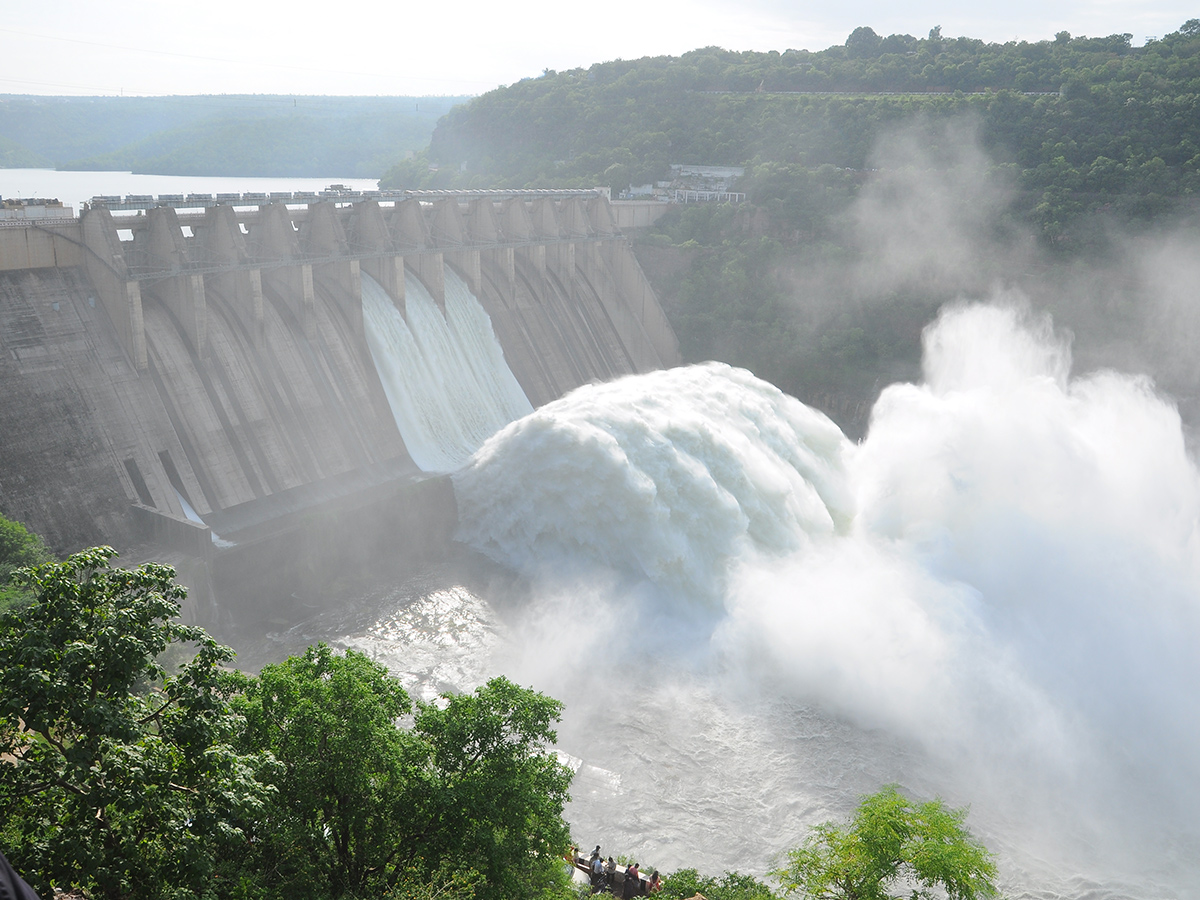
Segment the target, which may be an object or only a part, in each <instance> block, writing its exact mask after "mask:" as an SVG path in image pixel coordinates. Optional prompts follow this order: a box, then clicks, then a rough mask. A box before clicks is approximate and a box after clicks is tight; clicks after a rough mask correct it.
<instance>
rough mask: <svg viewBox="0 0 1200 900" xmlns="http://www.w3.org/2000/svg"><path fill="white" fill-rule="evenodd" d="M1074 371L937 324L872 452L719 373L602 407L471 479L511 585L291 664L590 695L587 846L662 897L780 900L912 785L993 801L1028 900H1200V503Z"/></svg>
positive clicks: (1154, 410) (569, 755) (473, 511)
mask: <svg viewBox="0 0 1200 900" xmlns="http://www.w3.org/2000/svg"><path fill="white" fill-rule="evenodd" d="M1070 367H1071V360H1070V353H1069V349H1068V348H1067V346H1066V345H1065V344H1064V343H1063V342H1061V341H1059V340H1058V339H1057V338H1056V337H1055V335H1054V334H1053V332H1052V329H1051V326H1050V323H1049V322H1048V321H1046V320H1042V319H1031V318H1029V317H1028V316H1026V315H1024V314H1022V313H1021V312H1019V311H1017V310H1014V309H1011V308H996V307H990V306H972V307H962V308H958V309H952V310H948V311H945V312H944V313H943V314H942V316H941V317H940V319H939V320H938V322H937V323H936V324H935V326H933V327H931V329H930V330H928V331H927V333H926V337H925V361H924V372H925V375H924V380H923V383H921V384H907V385H894V386H892V387H890V388H888V389H886V390H885V391H884V392H883V394H882V396H881V397H880V399H879V401H878V403H877V405H876V407H875V410H874V414H873V417H872V421H871V427H870V431H869V433H868V435H867V437H866V438H865V439H864V440H863V441H862V442H861V443H859V444H854V443H851V442H850V441H848V440H847V439H846V438H844V437H843V436H842V435H841V433H840V432H839V431H838V430H837V428H836V427H835V426H834V425H833V424H832V423H831V422H829V421H828V420H827V419H826V418H825V417H824V416H823V415H821V414H820V413H817V412H815V411H814V410H812V409H809V408H808V407H806V406H804V405H803V404H802V403H800V402H799V401H797V400H795V399H793V398H790V397H787V396H785V395H783V394H782V393H780V392H779V391H778V390H776V389H775V388H774V387H772V386H771V385H769V384H766V383H765V382H762V381H760V380H758V379H756V378H754V377H753V376H751V375H750V374H749V373H746V372H744V371H740V370H736V369H730V368H729V367H727V366H723V365H717V364H708V365H703V366H693V367H686V368H680V369H675V370H670V371H665V372H654V373H650V374H647V375H641V376H634V377H630V378H626V379H622V380H620V381H617V382H613V383H610V384H600V385H589V386H585V387H583V388H580V389H579V390H577V391H575V392H573V393H572V394H570V395H568V396H566V397H564V398H562V399H560V400H558V401H556V402H554V403H551V404H549V405H547V406H545V407H542V408H540V409H538V410H536V411H534V412H532V413H530V414H528V415H525V416H523V417H521V418H518V419H516V420H515V421H513V422H511V423H510V424H508V425H507V426H505V427H503V428H501V429H500V430H499V431H498V432H497V433H496V434H494V435H493V436H492V437H491V438H490V439H488V440H487V441H486V443H484V444H483V446H482V447H480V448H479V450H478V451H477V452H476V453H475V454H474V456H473V457H472V458H471V460H470V461H469V462H468V463H467V464H466V465H465V466H463V467H462V468H461V469H459V471H458V472H457V474H456V475H455V489H456V494H457V498H458V503H459V510H460V520H461V531H460V535H459V536H460V539H461V540H462V541H463V542H464V544H465V545H468V546H470V547H473V548H474V549H475V551H477V552H479V553H483V554H486V555H487V556H488V557H490V558H491V559H492V560H493V561H494V563H493V564H492V565H491V566H490V568H489V567H483V568H480V567H479V566H475V567H474V569H473V574H472V575H471V576H470V577H466V578H464V577H460V576H461V573H460V572H456V571H451V570H442V571H434V572H429V573H424V575H423V576H422V577H421V578H420V579H418V580H416V581H414V582H410V583H407V584H404V585H399V586H396V587H394V588H393V589H391V590H388V591H383V592H380V593H379V594H378V595H374V596H371V597H368V598H361V599H360V601H359V603H358V604H357V606H354V605H351V606H349V607H344V608H341V609H339V610H338V611H336V612H333V611H331V612H330V613H327V614H326V615H325V616H323V617H320V618H318V619H317V620H314V621H312V622H309V623H305V624H304V625H302V626H298V627H297V628H296V629H294V630H293V632H292V633H290V634H288V635H280V636H278V640H279V642H280V643H279V645H278V646H279V648H280V650H281V651H282V650H287V649H291V647H290V646H289V644H295V645H297V646H299V645H301V644H303V643H306V642H308V641H311V640H315V639H318V638H323V639H330V640H332V641H333V642H334V643H335V644H338V645H340V646H353V647H357V648H360V649H362V650H364V651H366V652H368V653H370V654H372V655H373V656H375V657H376V658H378V659H380V660H381V661H383V662H385V663H386V664H387V665H388V666H389V667H390V668H391V669H392V671H394V672H395V673H396V674H398V675H399V676H400V677H401V678H402V679H403V680H404V681H405V683H406V684H407V685H408V686H409V687H410V689H411V690H412V691H413V692H414V693H415V694H417V695H420V696H426V697H429V696H432V695H434V694H435V693H437V692H438V691H441V690H446V689H468V688H470V687H472V686H473V685H476V684H478V683H480V682H481V681H482V680H483V679H485V678H487V677H488V676H490V675H492V674H497V673H504V674H507V675H509V676H510V677H512V678H514V679H515V680H517V681H519V682H521V683H524V684H528V685H532V686H534V687H536V688H538V689H540V690H543V691H545V692H547V693H549V694H551V695H553V696H555V697H558V698H559V699H561V700H563V701H565V703H566V715H565V718H564V720H563V723H562V727H561V729H560V740H559V748H560V750H561V752H562V753H563V754H564V759H566V760H567V761H568V762H570V764H571V765H572V766H573V767H574V768H575V769H576V772H577V774H576V778H575V784H574V788H573V800H572V802H571V804H570V806H569V808H568V810H567V815H568V819H569V821H570V822H571V823H572V827H573V831H574V834H575V836H576V838H577V840H578V841H579V842H580V844H581V845H592V844H595V843H601V844H602V845H603V846H604V847H605V850H606V852H608V851H610V850H611V851H612V852H614V853H624V854H628V855H631V856H633V857H635V858H637V859H639V860H640V861H642V862H643V863H645V864H648V865H652V866H657V867H659V868H661V869H664V870H670V869H673V868H676V867H680V866H693V867H696V868H698V869H700V870H701V871H704V872H708V873H712V874H719V873H720V872H721V871H723V870H725V869H737V870H741V871H746V872H751V873H755V874H759V875H762V874H764V873H766V872H767V871H768V870H769V869H770V868H771V867H772V865H773V864H774V863H775V861H776V860H777V859H778V857H779V854H780V853H781V852H782V851H784V850H786V849H787V848H788V847H790V846H794V845H795V844H796V843H797V842H798V841H799V840H800V839H801V838H802V837H803V835H804V834H805V832H806V829H807V828H808V827H809V826H810V825H812V824H814V823H816V822H820V821H823V820H826V819H829V818H840V817H843V816H845V815H846V814H848V812H849V811H850V810H851V809H852V808H853V805H854V803H855V801H856V799H857V797H858V796H859V795H860V794H862V793H865V792H870V791H874V790H876V789H878V788H879V787H880V786H881V785H882V784H885V783H889V782H898V783H900V784H901V785H902V786H903V788H904V789H905V790H907V791H910V792H912V793H913V794H915V795H919V796H921V797H929V796H934V795H940V796H942V797H943V798H944V799H946V800H947V801H948V802H950V803H952V804H954V805H965V804H970V807H971V814H970V818H969V820H968V823H969V825H970V826H971V827H972V829H973V830H974V831H975V833H976V834H977V835H978V836H980V837H981V838H982V839H983V840H984V842H985V843H986V844H987V845H988V846H989V847H990V848H992V849H993V850H994V851H996V852H997V854H998V856H999V860H1000V865H1001V873H1002V877H1001V882H1002V884H1003V886H1004V888H1005V890H1006V893H1007V894H1008V895H1009V896H1012V897H1021V896H1036V897H1046V898H1049V897H1076V898H1084V897H1087V898H1108V897H1112V898H1115V897H1137V898H1157V897H1192V896H1197V887H1196V886H1197V885H1200V834H1198V832H1200V829H1198V827H1197V825H1196V817H1195V813H1194V811H1195V809H1196V808H1197V806H1198V801H1200V755H1198V754H1197V753H1196V748H1197V746H1200V744H1198V738H1200V695H1198V694H1197V692H1196V690H1195V685H1196V684H1197V683H1200V654H1198V653H1197V649H1198V648H1200V529H1198V528H1197V525H1198V523H1200V477H1198V475H1197V470H1196V467H1195V466H1194V464H1193V462H1192V461H1191V459H1190V458H1189V456H1188V454H1187V451H1186V449H1185V446H1184V439H1183V435H1182V432H1181V428H1180V422H1179V417H1178V415H1177V413H1176V411H1175V410H1174V408H1173V407H1172V406H1171V405H1170V404H1169V403H1167V402H1165V401H1164V400H1162V399H1160V398H1159V397H1158V396H1157V395H1156V394H1155V392H1154V390H1153V388H1152V385H1150V384H1149V383H1148V382H1146V381H1145V380H1142V379H1139V378H1132V377H1126V376H1123V375H1119V374H1114V373H1098V374H1093V375H1090V376H1087V377H1083V378H1073V377H1071V374H1070ZM489 573H490V574H489ZM505 573H517V576H519V577H517V576H512V575H506V574H505Z"/></svg>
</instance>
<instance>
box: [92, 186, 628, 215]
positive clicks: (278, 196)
mask: <svg viewBox="0 0 1200 900" xmlns="http://www.w3.org/2000/svg"><path fill="white" fill-rule="evenodd" d="M601 195H607V192H606V191H605V189H603V188H531V189H522V190H491V189H489V190H402V191H352V190H324V191H271V192H269V193H264V192H253V191H249V192H246V193H236V194H235V193H221V194H159V195H157V196H153V195H151V194H126V195H124V196H116V195H99V196H96V197H93V198H92V199H91V200H89V201H87V202H86V203H85V204H84V207H85V209H107V210H111V211H113V212H139V211H143V210H148V209H156V208H158V207H160V206H165V207H171V208H173V209H183V210H186V209H207V208H208V207H210V206H239V207H254V206H265V205H267V204H269V203H286V204H288V205H289V206H307V205H309V204H312V203H323V202H333V203H337V204H342V203H350V204H353V203H361V202H363V201H365V200H374V201H376V202H378V203H384V204H391V203H397V202H401V201H404V200H426V201H432V200H446V199H455V200H460V201H462V200H476V199H483V198H487V199H491V200H504V199H507V198H509V197H519V198H521V199H524V200H532V199H537V198H541V197H547V198H550V199H554V200H563V199H567V198H571V197H575V198H579V199H584V200H586V199H589V198H591V197H597V196H601Z"/></svg>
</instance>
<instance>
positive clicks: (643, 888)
mask: <svg viewBox="0 0 1200 900" xmlns="http://www.w3.org/2000/svg"><path fill="white" fill-rule="evenodd" d="M572 855H573V856H575V863H576V865H578V866H580V867H581V868H585V867H586V869H587V871H588V875H589V877H590V878H591V882H592V893H593V894H599V893H602V892H605V891H607V892H609V893H611V894H613V896H615V897H619V898H621V900H631V898H633V897H648V896H650V895H651V894H655V893H658V891H659V890H660V889H661V888H662V880H661V879H660V878H659V877H658V870H657V869H655V870H654V871H653V872H651V873H650V877H649V878H644V877H643V876H642V873H641V872H640V871H639V870H638V864H637V863H636V862H635V863H631V864H630V865H628V866H626V867H625V868H624V869H622V868H621V867H620V866H618V865H617V864H616V863H615V862H614V861H613V858H612V857H611V856H610V857H609V858H608V859H605V858H604V857H603V856H602V855H601V854H600V845H599V844H597V845H596V849H595V850H593V851H592V855H591V856H590V857H589V858H588V861H587V863H586V866H585V865H584V863H583V859H582V857H580V856H576V855H575V854H574V852H572Z"/></svg>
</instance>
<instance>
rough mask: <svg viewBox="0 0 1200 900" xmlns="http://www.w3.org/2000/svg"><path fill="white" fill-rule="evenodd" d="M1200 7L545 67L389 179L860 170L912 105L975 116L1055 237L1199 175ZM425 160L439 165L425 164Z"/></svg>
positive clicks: (1180, 192) (518, 182)
mask: <svg viewBox="0 0 1200 900" xmlns="http://www.w3.org/2000/svg"><path fill="white" fill-rule="evenodd" d="M1198 102H1200V20H1190V21H1189V22H1187V23H1185V24H1184V26H1183V27H1182V28H1181V29H1180V30H1179V31H1177V32H1174V33H1173V34H1169V35H1166V36H1165V37H1163V38H1162V39H1161V40H1158V41H1153V42H1150V43H1147V44H1146V45H1145V46H1144V47H1136V48H1135V47H1132V46H1131V45H1130V35H1128V34H1120V35H1111V36H1109V37H1105V38H1086V37H1076V38H1072V37H1071V36H1070V35H1069V34H1067V33H1066V32H1063V33H1060V34H1059V35H1057V36H1056V37H1055V38H1054V40H1046V41H1039V42H1036V43H1028V42H1024V41H1022V42H1009V43H1006V44H986V43H984V42H983V41H979V40H974V39H970V38H954V39H949V38H943V37H942V36H941V34H940V32H939V31H938V29H934V31H933V32H931V33H930V35H929V36H928V37H925V38H914V37H912V36H911V35H891V36H889V37H886V38H882V37H880V36H878V35H876V34H875V33H874V32H873V31H871V29H869V28H859V29H856V30H855V31H854V33H853V34H851V35H850V37H849V38H848V39H847V41H846V43H845V45H843V46H835V47H830V48H829V49H827V50H822V51H819V52H815V53H814V52H808V51H794V50H788V51H786V52H784V53H777V52H770V53H756V52H742V53H737V52H730V51H725V50H721V49H718V48H715V47H709V48H705V49H702V50H696V51H693V52H691V53H686V54H684V55H683V56H680V57H655V58H646V59H640V60H633V61H623V60H618V61H615V62H608V63H600V64H597V65H594V66H591V67H590V68H588V69H574V70H571V71H568V72H553V71H547V72H546V73H545V74H544V75H543V76H542V77H541V78H537V79H527V80H525V81H521V82H518V83H517V84H514V85H511V86H508V87H503V88H499V89H497V90H495V91H491V92H490V93H487V94H484V95H483V96H481V97H477V98H475V99H474V100H472V101H471V102H469V103H466V104H463V105H461V106H459V107H457V108H455V109H453V110H451V111H450V112H449V113H448V114H447V115H446V117H445V118H443V119H442V120H441V121H440V122H439V123H438V126H437V128H436V129H435V131H434V133H433V136H432V140H431V142H430V146H429V150H428V156H427V158H424V159H414V160H412V161H409V162H405V163H401V164H400V165H398V166H397V167H396V168H394V169H392V170H390V171H389V172H388V173H387V174H386V175H385V177H384V183H385V184H386V185H392V186H395V185H404V186H406V187H408V186H412V187H416V186H437V187H471V186H550V185H556V186H593V185H596V184H604V185H611V186H612V187H614V188H617V189H622V188H625V187H627V186H628V185H629V184H631V183H632V184H641V183H645V182H651V181H655V180H660V179H664V178H666V177H667V175H668V169H669V164H670V163H692V164H709V165H727V166H748V167H751V168H755V167H761V166H768V167H770V168H771V170H772V175H773V177H774V179H775V181H776V182H779V181H780V180H787V179H789V178H799V179H803V178H807V177H811V175H812V173H813V172H814V171H815V170H817V169H819V167H820V166H822V165H832V166H835V167H839V168H843V169H853V170H863V169H868V168H871V167H872V165H873V159H872V154H873V152H874V149H875V147H876V146H877V143H878V139H879V137H880V135H881V134H883V133H885V132H886V131H887V130H888V129H890V128H892V127H894V126H895V125H897V124H899V123H902V122H906V121H910V120H912V119H913V118H914V117H918V116H921V117H925V118H928V119H934V120H950V119H960V118H962V117H972V118H974V119H976V120H978V122H979V123H980V130H979V133H980V139H981V143H982V146H983V147H984V149H985V150H986V151H987V152H988V153H989V154H990V155H992V156H993V157H994V158H995V159H996V160H997V161H998V162H1000V163H1003V164H1006V165H1011V166H1012V167H1013V168H1014V170H1015V172H1016V174H1017V177H1018V181H1019V184H1020V187H1021V189H1022V190H1023V191H1025V192H1026V194H1027V196H1026V197H1025V200H1024V202H1025V209H1024V210H1023V212H1025V213H1026V214H1027V215H1029V216H1031V217H1033V218H1034V219H1035V220H1036V221H1037V222H1038V224H1039V226H1040V227H1041V228H1042V229H1043V230H1044V231H1045V233H1046V234H1047V235H1048V236H1051V237H1055V236H1058V235H1061V234H1062V233H1063V230H1064V229H1065V228H1066V227H1067V226H1068V225H1069V224H1070V222H1071V221H1072V219H1073V217H1075V216H1077V215H1079V214H1080V213H1081V212H1083V211H1085V210H1087V209H1089V208H1096V207H1097V206H1099V205H1104V204H1113V203H1116V204H1118V205H1121V206H1122V207H1124V208H1126V209H1127V210H1128V211H1129V212H1130V214H1133V215H1141V216H1145V215H1154V214H1158V213H1161V212H1162V211H1164V210H1165V209H1168V208H1170V207H1171V206H1172V204H1173V203H1174V202H1175V201H1176V200H1178V198H1180V197H1184V196H1189V195H1191V194H1193V193H1195V191H1196V190H1197V188H1200V171H1198V169H1200V115H1198V112H1200V106H1198ZM430 163H435V164H437V169H436V171H431V169H430Z"/></svg>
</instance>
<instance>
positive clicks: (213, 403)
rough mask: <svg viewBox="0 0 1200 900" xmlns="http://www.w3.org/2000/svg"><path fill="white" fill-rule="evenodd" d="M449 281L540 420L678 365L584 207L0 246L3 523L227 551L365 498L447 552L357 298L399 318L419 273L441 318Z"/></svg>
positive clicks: (4, 234)
mask: <svg viewBox="0 0 1200 900" xmlns="http://www.w3.org/2000/svg"><path fill="white" fill-rule="evenodd" d="M448 269H452V270H453V272H454V273H455V274H456V275H457V276H458V278H461V280H462V281H464V282H465V283H466V284H467V286H468V287H469V289H470V291H471V293H472V294H474V296H475V297H476V298H477V299H478V301H479V303H480V304H481V305H482V306H483V308H484V309H485V310H486V312H487V314H488V315H489V316H490V318H491V324H492V328H493V330H494V332H495V336H496V338H497V339H498V340H499V343H500V345H501V347H502V349H503V354H504V358H505V360H506V361H507V363H508V365H509V367H510V368H511V371H512V373H513V375H514V376H515V377H516V379H517V381H518V382H519V384H520V387H521V388H522V389H523V390H524V392H525V394H526V396H527V397H528V399H529V401H530V402H531V403H532V404H533V405H534V406H538V405H541V404H543V403H546V402H548V401H550V400H553V399H555V398H557V397H559V396H561V395H562V394H563V393H565V392H567V391H569V390H571V389H573V388H575V387H577V386H578V385H580V384H583V383H586V382H588V381H592V380H606V379H610V378H613V377H617V376H620V375H624V374H627V373H633V372H641V371H647V370H649V369H653V368H657V367H663V366H670V365H674V364H676V363H677V362H678V346H677V344H676V341H675V338H674V335H673V334H672V332H671V329H670V326H669V325H668V324H667V321H666V318H665V316H664V315H663V312H662V310H661V308H660V307H659V305H658V302H657V299H656V298H655V296H654V292H653V290H652V289H651V288H650V285H649V284H648V283H647V281H646V279H645V276H644V275H643V274H642V272H641V269H640V268H639V267H638V265H637V262H636V260H635V259H634V256H633V254H632V251H631V250H630V248H629V246H628V244H627V242H626V241H625V239H624V238H623V237H622V235H621V234H620V233H619V231H618V230H617V228H616V225H615V223H614V219H613V215H612V211H611V208H610V207H609V205H608V203H607V201H606V200H605V199H604V198H603V197H601V196H599V195H591V196H589V195H588V194H587V193H586V192H576V193H572V192H543V193H542V194H541V195H539V196H522V195H520V194H511V195H504V196H496V195H492V194H489V193H486V192H480V193H479V194H476V195H452V196H444V197H440V198H432V199H430V198H417V197H410V198H408V199H398V200H395V201H394V202H391V203H387V202H380V201H378V200H375V199H362V198H359V199H356V200H355V201H354V202H351V203H346V202H338V201H337V200H323V201H319V202H309V203H306V204H302V205H298V204H290V205H289V204H287V203H283V202H278V203H264V204H261V205H259V206H257V207H254V208H248V207H245V206H234V205H230V204H217V205H209V206H207V207H206V208H204V209H203V210H202V211H193V212H188V211H186V210H177V209H175V208H173V207H172V206H155V207H152V208H149V209H147V210H146V211H145V212H143V213H140V214H134V215H122V214H121V213H119V212H117V213H114V212H112V211H110V210H109V209H107V208H104V207H103V206H99V205H98V206H96V207H94V208H92V209H89V210H86V211H85V212H84V213H83V215H82V216H81V218H80V219H79V220H76V221H73V222H59V223H55V224H52V225H51V224H48V225H23V226H21V227H6V228H2V229H0V512H3V513H4V514H5V515H7V516H9V517H10V518H15V519H19V520H21V521H23V522H25V523H26V524H28V525H29V526H30V527H31V528H32V529H34V530H36V531H37V532H39V533H41V534H42V535H43V536H44V537H45V538H46V539H47V541H48V542H49V543H50V544H51V546H52V547H54V548H55V549H56V550H58V551H60V552H67V551H71V550H75V549H78V548H80V547H84V546H88V545H91V544H95V543H100V542H107V543H112V544H115V545H118V546H122V545H128V544H130V543H135V542H138V541H145V540H147V539H150V540H152V541H153V542H154V543H155V545H156V546H172V547H176V548H183V549H185V550H186V551H187V552H189V553H190V554H192V555H194V556H198V557H202V558H209V557H212V556H214V555H215V556H217V557H220V556H221V555H222V554H226V553H236V552H239V551H237V550H236V549H230V550H225V549H222V548H223V547H227V546H234V547H236V548H242V549H243V550H244V548H245V547H247V546H250V545H253V544H254V543H255V542H257V541H262V540H266V539H270V538H274V537H278V536H279V535H286V534H288V533H290V532H294V531H295V529H297V528H298V527H301V526H302V525H303V524H304V523H307V522H311V521H312V520H313V518H314V517H315V516H321V515H327V514H330V513H332V514H342V515H347V514H349V515H352V514H353V511H354V510H356V509H361V508H364V507H367V506H379V505H381V504H382V505H385V506H387V508H389V509H390V510H392V515H393V516H398V517H400V519H403V520H404V521H396V522H393V523H392V526H394V530H395V531H396V533H399V534H401V535H407V537H406V538H405V539H407V540H411V541H413V542H420V541H422V540H432V539H434V538H436V537H439V536H440V537H441V538H443V539H444V537H445V536H446V535H448V534H449V532H450V530H451V529H452V528H453V518H454V513H453V496H452V493H451V492H450V489H449V485H448V484H447V483H446V482H445V480H444V479H437V478H429V477H428V476H427V475H426V474H425V473H422V472H421V471H420V470H419V469H418V467H417V466H416V465H415V464H414V463H413V461H412V458H411V457H410V455H409V452H408V449H407V448H406V446H405V442H404V440H403V438H402V437H401V435H400V432H399V430H398V428H397V426H396V422H395V420H394V418H393V416H392V413H391V410H390V409H389V406H388V399H387V397H386V396H385V392H384V389H383V387H382V386H381V383H380V379H379V376H378V375H377V373H376V369H375V366H374V364H373V362H372V358H371V355H370V352H369V350H368V347H367V341H366V338H365V335H364V322H363V308H362V283H363V275H364V273H365V274H369V275H370V276H371V278H372V279H374V281H376V282H378V284H379V285H381V286H382V287H383V289H384V290H385V291H386V292H387V295H388V296H389V297H390V298H391V301H392V302H393V303H394V304H395V306H396V307H397V308H398V309H399V310H400V311H401V313H403V312H404V310H405V293H406V291H405V284H406V281H408V280H409V279H410V278H416V279H417V280H419V282H420V284H421V285H422V286H423V287H424V288H425V289H427V290H428V292H429V294H430V295H432V297H433V298H434V300H435V301H436V302H437V303H438V304H440V305H441V306H442V307H443V308H444V304H445V292H446V281H447V274H446V273H447V270H448ZM410 283H411V282H410ZM406 509H407V510H409V512H408V513H407V514H406V513H405V512H404V511H405V510H406ZM214 536H215V537H216V540H214Z"/></svg>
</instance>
